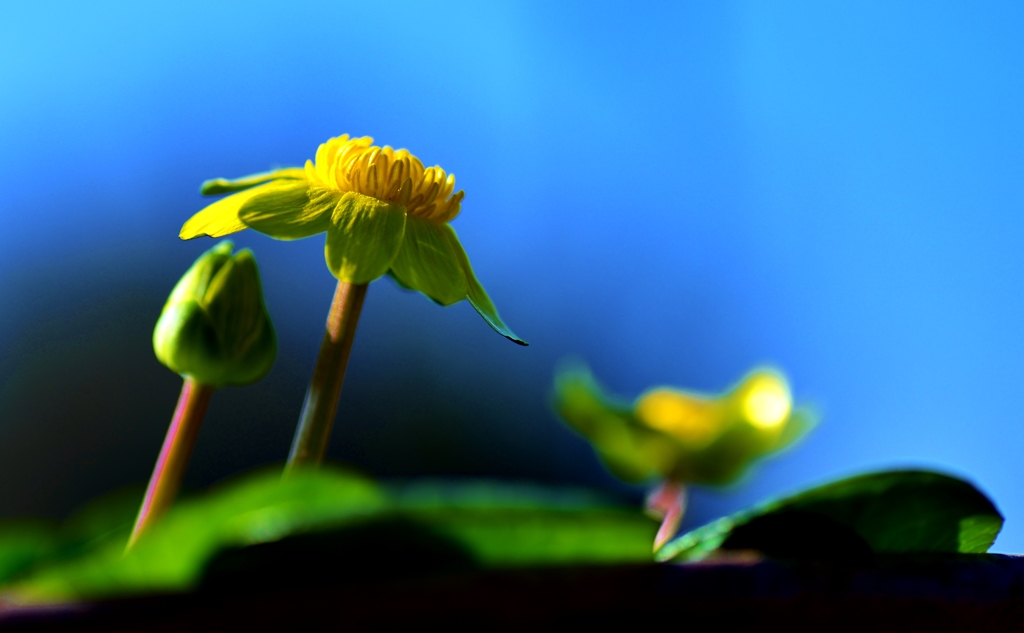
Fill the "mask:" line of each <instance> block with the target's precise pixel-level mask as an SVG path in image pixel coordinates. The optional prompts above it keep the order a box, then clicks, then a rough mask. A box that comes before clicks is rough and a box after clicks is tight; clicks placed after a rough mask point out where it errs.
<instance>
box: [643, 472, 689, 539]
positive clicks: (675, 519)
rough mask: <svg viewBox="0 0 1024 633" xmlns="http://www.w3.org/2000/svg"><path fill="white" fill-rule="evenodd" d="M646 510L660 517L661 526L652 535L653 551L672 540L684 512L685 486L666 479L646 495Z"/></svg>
mask: <svg viewBox="0 0 1024 633" xmlns="http://www.w3.org/2000/svg"><path fill="white" fill-rule="evenodd" d="M646 506H647V512H648V513H650V514H651V515H653V516H654V517H655V518H658V519H661V527H660V528H658V534H657V535H656V536H655V537H654V551H655V552H657V551H658V550H659V549H661V548H662V546H664V545H665V543H668V542H669V541H670V540H672V537H673V536H675V535H676V532H677V531H678V530H679V524H680V522H682V520H683V514H684V513H685V512H686V488H685V487H684V486H683V484H682V483H680V482H677V481H671V480H669V481H666V482H664V483H662V484H661V485H660V486H658V487H657V488H655V489H654V491H653V492H651V494H650V495H649V496H648V497H647V502H646Z"/></svg>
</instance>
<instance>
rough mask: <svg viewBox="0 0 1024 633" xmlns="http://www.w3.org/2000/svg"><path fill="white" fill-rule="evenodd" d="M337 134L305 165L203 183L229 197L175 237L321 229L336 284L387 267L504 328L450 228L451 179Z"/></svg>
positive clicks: (369, 277)
mask: <svg viewBox="0 0 1024 633" xmlns="http://www.w3.org/2000/svg"><path fill="white" fill-rule="evenodd" d="M372 143H373V139H371V138H370V137H362V138H349V136H348V135H347V134H346V135H342V136H339V137H336V138H332V139H330V140H329V141H327V142H326V143H324V144H322V145H320V147H319V149H317V152H316V157H315V159H314V160H307V161H306V165H305V167H289V168H285V169H278V170H274V171H270V172H266V173H262V174H255V175H252V176H246V177H244V178H239V179H236V180H225V179H215V180H209V181H207V182H205V183H203V186H202V188H201V191H202V193H203V194H206V195H215V194H223V193H228V194H232V195H229V196H227V197H226V198H223V199H221V200H218V201H217V202H214V203H213V204H211V205H209V206H208V207H206V208H205V209H203V210H202V211H200V212H199V213H197V214H196V215H194V216H193V217H192V218H191V219H189V221H188V222H186V223H185V225H184V226H183V227H182V229H181V233H180V237H181V238H182V239H186V240H187V239H192V238H195V237H199V236H202V235H208V236H210V237H220V236H223V235H228V234H230V233H235V232H238V231H241V230H244V229H246V228H252V229H255V230H257V231H259V232H260V233H264V234H266V235H269V236H271V237H274V238H277V239H281V240H294V239H299V238H304V237H309V236H311V235H316V234H318V233H327V241H326V246H325V249H324V254H325V257H326V259H327V267H328V268H329V269H330V271H331V273H332V274H333V275H334V276H335V277H337V278H338V280H339V281H342V282H348V283H352V284H366V283H369V282H371V281H373V280H374V279H377V278H379V277H381V276H382V275H384V274H390V275H391V276H393V277H394V278H395V280H396V281H397V282H398V283H399V284H400V285H401V286H403V287H405V288H409V289H412V290H417V291H419V292H422V293H423V294H425V295H427V296H428V297H430V298H431V299H433V300H434V301H436V302H437V303H440V304H441V305H451V304H453V303H457V302H459V301H461V300H463V299H468V300H469V302H470V304H472V306H473V307H474V308H475V309H476V311H477V312H478V313H479V314H480V316H482V317H483V318H484V320H485V321H487V323H488V324H489V325H490V326H491V327H492V328H494V329H495V330H496V331H497V332H499V333H500V334H502V335H503V336H505V337H507V338H509V339H511V340H512V341H514V342H516V343H519V344H522V345H525V342H523V341H522V340H521V339H520V338H519V337H517V336H516V335H515V334H514V333H512V331H511V330H509V328H508V327H507V326H506V325H505V323H504V322H503V321H502V320H501V317H500V316H498V311H497V309H496V308H495V307H494V304H493V303H492V302H491V299H490V297H488V295H487V292H486V291H485V290H484V288H483V286H481V285H480V282H479V281H478V280H477V278H476V276H475V275H474V273H473V268H472V267H471V266H470V264H469V257H468V256H467V255H466V252H465V250H464V249H463V248H462V244H461V243H460V242H459V239H458V237H457V236H456V234H455V230H454V229H452V228H451V226H449V225H448V222H450V221H451V220H452V219H454V218H455V216H457V215H458V214H459V210H460V207H461V203H462V198H463V196H464V192H463V191H458V192H455V176H453V175H450V174H446V173H445V171H444V170H443V169H441V168H440V167H424V166H423V163H421V162H420V160H419V159H418V158H416V157H415V156H413V155H412V154H411V153H409V151H408V150H404V149H398V150H395V149H392V148H391V147H387V146H385V147H378V146H375V145H373V144H372Z"/></svg>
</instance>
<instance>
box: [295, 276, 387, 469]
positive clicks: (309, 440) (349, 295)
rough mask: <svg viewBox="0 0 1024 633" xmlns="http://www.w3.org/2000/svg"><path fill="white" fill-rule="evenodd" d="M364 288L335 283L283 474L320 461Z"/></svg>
mask: <svg viewBox="0 0 1024 633" xmlns="http://www.w3.org/2000/svg"><path fill="white" fill-rule="evenodd" d="M366 288H367V284H350V283H348V282H344V281H339V282H338V288H337V290H335V292H334V300H333V301H332V302H331V311H330V312H329V313H328V314H327V331H326V332H324V338H323V341H321V343H320V353H319V354H318V355H317V357H316V367H314V369H313V378H312V379H310V381H309V389H308V390H307V391H306V401H305V402H304V403H303V405H302V413H301V414H299V426H298V428H297V429H295V439H294V440H293V441H292V449H291V453H290V454H289V455H288V464H287V465H286V466H285V472H288V471H290V470H292V469H294V468H296V467H299V466H306V465H314V466H315V465H318V464H319V463H320V462H322V461H323V459H324V453H325V452H326V451H327V443H328V441H329V440H330V437H331V427H332V426H333V425H334V414H335V412H336V411H337V409H338V397H339V396H341V384H342V383H343V382H344V380H345V368H346V367H347V366H348V357H349V354H350V353H351V352H352V341H354V340H355V337H356V326H357V325H358V324H359V313H360V312H361V311H362V309H363V300H364V299H365V298H366Z"/></svg>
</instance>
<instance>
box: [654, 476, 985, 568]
mask: <svg viewBox="0 0 1024 633" xmlns="http://www.w3.org/2000/svg"><path fill="white" fill-rule="evenodd" d="M1002 525H1003V517H1002V515H1001V514H1000V513H999V510H998V509H996V507H995V505H994V504H993V503H992V501H990V500H989V499H988V497H986V496H985V495H984V494H982V493H981V492H980V491H979V490H978V489H977V488H975V487H974V486H972V485H971V484H970V483H968V482H966V481H963V480H961V479H957V478H955V477H950V476H949V475H943V474H941V473H936V472H929V471H918V470H906V471H899V470H897V471H884V472H878V473H870V474H867V475H860V476H857V477H850V478H848V479H842V480H840V481H836V482H833V483H830V484H826V485H824V486H819V487H816V488H812V489H810V490H806V491H804V492H801V493H797V494H795V495H792V496H789V497H784V498H781V499H772V500H769V501H765V502H763V503H760V504H758V505H757V506H755V507H753V508H751V509H749V510H744V511H742V512H738V513H736V514H733V515H731V516H728V517H723V518H721V519H718V520H717V521H713V522H712V523H709V524H707V525H705V526H703V527H700V528H697V529H696V530H693V531H691V532H688V533H686V534H684V535H682V536H680V537H679V538H677V539H675V540H673V541H671V542H669V543H668V544H667V545H665V547H664V548H662V549H661V550H659V551H658V553H657V559H658V560H661V561H668V560H675V561H685V560H699V559H701V558H704V557H705V556H707V555H709V554H710V553H712V552H713V551H715V550H717V549H720V548H721V549H726V550H728V549H744V550H749V549H753V550H758V551H760V552H762V553H764V554H766V555H768V556H775V557H778V558H794V559H800V558H841V559H851V558H856V557H863V556H865V555H871V554H956V553H959V554H982V553H985V552H987V551H988V548H989V547H991V546H992V543H993V542H994V541H995V538H996V536H997V535H998V534H999V530H1000V529H1001V528H1002Z"/></svg>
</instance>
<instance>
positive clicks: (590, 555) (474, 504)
mask: <svg viewBox="0 0 1024 633" xmlns="http://www.w3.org/2000/svg"><path fill="white" fill-rule="evenodd" d="M108 505H109V504H108ZM119 507H120V506H119ZM126 519H127V515H126V513H124V512H121V511H120V510H118V511H117V512H114V513H110V512H105V511H104V512H98V513H97V512H91V513H86V515H85V519H84V520H83V519H78V520H76V524H77V526H78V527H76V528H75V529H73V530H70V532H69V533H74V534H82V533H83V526H84V532H87V533H92V534H96V533H99V534H101V535H103V537H102V538H100V539H99V540H97V541H96V546H95V547H94V548H92V549H88V548H84V549H83V548H81V547H79V549H78V550H76V551H75V552H73V554H74V555H71V556H64V557H61V558H59V559H56V560H50V561H49V563H47V564H42V565H41V564H38V563H37V564H36V565H35V567H33V569H32V570H31V572H30V573H29V574H28V575H24V574H23V575H22V577H21V580H19V581H18V582H16V583H15V584H14V585H13V586H8V587H6V588H5V591H7V592H10V595H12V596H15V597H16V598H17V599H19V600H25V601H51V600H61V599H69V598H91V597H100V596H109V595H124V594H139V593H146V592H154V591H156V592H166V591H183V590H189V589H192V588H195V587H196V586H197V585H198V584H199V583H201V582H203V583H213V584H216V583H217V582H244V581H245V579H246V578H249V579H250V580H251V581H253V582H255V581H256V579H259V584H260V585H263V584H265V583H273V582H279V583H280V582H286V583H289V584H291V583H299V584H301V583H302V582H304V581H313V582H315V581H316V580H315V576H316V574H320V575H324V574H327V575H328V576H336V575H337V574H356V575H357V576H363V575H366V576H372V575H374V574H376V575H377V576H380V575H382V574H383V575H385V576H390V575H395V574H399V575H400V574H403V573H407V572H410V571H412V572H415V571H416V570H422V569H423V568H424V566H426V567H428V568H430V569H434V570H437V569H455V568H465V567H467V566H469V567H473V568H481V567H483V568H491V567H509V566H512V567H518V566H524V565H533V566H535V565H551V564H562V563H616V562H617V563H639V562H650V561H651V542H652V539H653V538H654V533H655V531H656V529H657V523H656V522H654V521H652V520H650V519H649V518H647V517H645V516H644V515H643V514H642V513H641V512H640V511H639V510H638V509H634V508H622V507H619V506H616V505H614V504H612V503H609V502H608V501H607V500H606V499H604V498H602V497H599V496H597V495H594V494H593V493H588V492H585V491H575V490H549V489H543V488H538V487H530V486H522V485H502V484H494V483H462V484H453V483H450V482H414V483H410V484H406V485H403V486H398V487H394V488H391V489H381V488H379V487H377V486H375V485H374V484H373V483H372V482H370V481H368V480H366V479H364V478H362V477H359V476H356V475H353V474H351V473H347V472H344V471H337V470H332V469H329V468H327V469H321V470H315V471H314V470H305V471H303V470H300V471H296V472H294V473H292V474H291V475H290V476H289V477H288V478H286V479H285V480H283V481H282V480H281V477H280V474H279V472H267V473H263V474H260V475H257V476H249V477H245V478H243V479H241V480H236V481H232V482H228V483H227V484H225V485H223V486H221V487H219V488H216V489H214V490H213V491H211V492H209V493H207V494H204V495H202V496H200V497H194V498H191V499H187V500H185V501H182V502H180V503H178V504H177V505H176V506H175V507H174V508H172V509H171V511H170V512H169V513H168V514H167V515H166V516H165V517H164V518H163V519H162V520H161V521H160V522H159V523H157V524H156V525H154V526H153V528H152V529H151V531H149V532H147V533H146V534H145V536H144V537H143V538H142V539H141V540H140V541H139V542H138V543H137V544H136V546H135V547H134V548H133V549H132V551H131V552H130V553H128V554H127V555H125V554H124V545H125V542H126V540H127V536H128V529H129V528H130V521H128V520H126ZM72 540H74V541H75V542H76V543H79V544H80V543H82V542H83V541H82V539H81V538H77V539H72ZM86 540H88V539H86ZM2 545H3V541H2V540H0V551H2ZM76 547H78V546H76ZM425 561H427V562H429V564H426V563H425ZM318 570H319V571H318ZM306 575H312V576H311V577H309V578H306V577H305V576H306ZM275 579H276V580H275Z"/></svg>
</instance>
